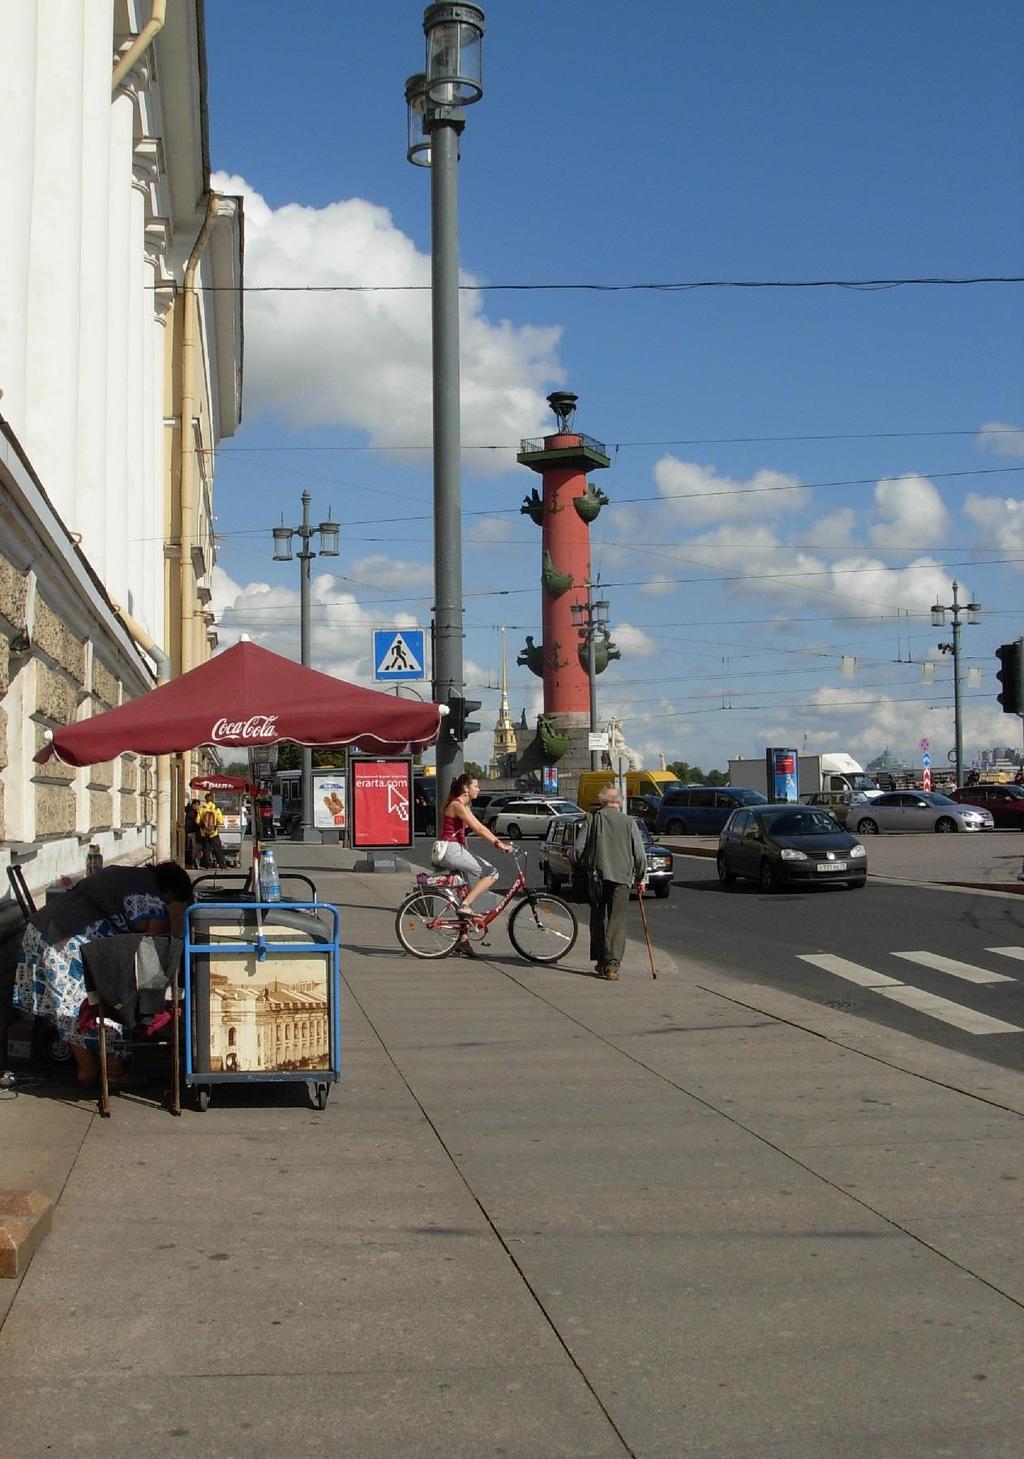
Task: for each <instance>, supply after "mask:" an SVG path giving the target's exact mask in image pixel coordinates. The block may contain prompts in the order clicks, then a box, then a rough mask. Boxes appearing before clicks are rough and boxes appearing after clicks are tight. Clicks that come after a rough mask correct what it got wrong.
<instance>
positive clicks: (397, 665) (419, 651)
mask: <svg viewBox="0 0 1024 1459" xmlns="http://www.w3.org/2000/svg"><path fill="white" fill-rule="evenodd" d="M425 636H426V634H425V630H424V629H422V628H377V629H375V630H374V634H373V677H374V678H375V679H376V680H377V681H378V682H379V683H380V682H383V683H387V684H391V683H397V682H398V681H399V680H401V679H425V678H426V677H427V667H426V652H425V649H424V643H423V640H424V638H425Z"/></svg>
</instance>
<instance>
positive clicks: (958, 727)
mask: <svg viewBox="0 0 1024 1459" xmlns="http://www.w3.org/2000/svg"><path fill="white" fill-rule="evenodd" d="M947 613H951V614H952V615H953V642H952V643H940V644H939V648H940V650H941V651H942V652H943V653H945V654H952V655H953V724H954V729H955V735H956V749H955V751H954V756H955V760H956V783H957V785H958V786H961V785H963V783H964V731H963V721H962V708H963V683H962V680H961V677H960V614H961V613H966V614H967V621H968V623H980V622H981V604H980V603H961V602H960V584H959V583H956V582H955V583H954V584H953V601H952V603H933V604H932V627H933V628H944V627H945V626H946V614H947Z"/></svg>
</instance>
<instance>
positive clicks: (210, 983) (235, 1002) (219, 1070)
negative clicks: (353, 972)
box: [185, 901, 341, 1110]
mask: <svg viewBox="0 0 1024 1459" xmlns="http://www.w3.org/2000/svg"><path fill="white" fill-rule="evenodd" d="M340 981H341V950H340V940H339V917H338V910H337V908H336V907H334V906H332V905H330V904H329V903H327V902H318V901H312V902H284V901H282V902H254V901H240V902H232V901H224V902H215V901H202V902H197V903H194V904H193V905H192V906H191V907H190V908H189V909H188V912H187V914H186V917H185V1084H186V1086H187V1087H189V1088H191V1089H192V1091H193V1095H194V1099H195V1104H196V1107H197V1108H198V1109H200V1110H205V1109H207V1108H208V1106H209V1103H210V1098H211V1094H212V1091H213V1089H214V1087H215V1086H216V1085H219V1084H251V1083H256V1082H268V1081H269V1082H271V1083H276V1084H287V1083H292V1084H295V1083H304V1084H305V1085H306V1086H307V1089H308V1093H309V1099H310V1103H311V1104H312V1105H313V1107H314V1108H315V1109H323V1108H324V1107H325V1106H326V1104H327V1096H328V1094H329V1092H330V1086H331V1085H332V1084H335V1083H337V1081H338V1080H339V1079H340V1078H341V1012H340Z"/></svg>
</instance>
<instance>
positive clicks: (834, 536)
mask: <svg viewBox="0 0 1024 1459" xmlns="http://www.w3.org/2000/svg"><path fill="white" fill-rule="evenodd" d="M856 522H857V514H856V512H855V511H854V510H853V508H852V507H839V508H838V509H837V510H836V511H834V512H829V513H827V514H826V515H825V516H824V517H819V518H818V520H817V521H816V522H812V523H811V525H810V526H809V527H808V528H807V531H806V532H805V533H804V534H803V535H804V536H805V537H807V538H808V539H809V540H810V541H811V542H812V543H813V544H814V546H815V548H817V549H818V550H821V549H827V550H829V551H833V552H834V551H837V550H838V549H840V548H843V547H848V546H849V545H850V540H851V538H852V537H853V531H854V527H855V526H856Z"/></svg>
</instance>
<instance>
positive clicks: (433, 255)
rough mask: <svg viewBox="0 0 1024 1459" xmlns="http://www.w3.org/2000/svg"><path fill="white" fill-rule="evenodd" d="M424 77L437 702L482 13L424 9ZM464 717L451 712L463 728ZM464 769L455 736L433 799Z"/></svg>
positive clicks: (447, 651) (457, 533) (455, 483)
mask: <svg viewBox="0 0 1024 1459" xmlns="http://www.w3.org/2000/svg"><path fill="white" fill-rule="evenodd" d="M423 31H424V34H425V35H426V38H427V55H426V71H425V72H422V73H420V74H419V75H416V76H410V77H409V79H408V81H407V82H406V83H405V100H406V106H407V108H408V113H409V146H408V151H407V152H406V156H407V157H408V159H409V161H410V162H412V163H414V164H415V165H416V166H417V167H429V168H430V219H431V225H430V245H431V246H430V300H431V326H432V340H433V355H432V360H433V398H434V443H433V454H434V635H433V638H434V641H433V696H434V699H435V701H436V702H438V703H446V704H449V705H450V704H451V702H452V700H453V699H460V698H464V697H465V696H464V693H463V690H464V687H465V686H464V681H463V655H462V639H463V626H462V611H463V609H462V482H461V476H460V465H461V462H460V455H461V449H462V444H461V439H460V433H461V420H460V411H459V393H460V371H459V204H458V171H457V169H458V160H459V137H460V135H461V133H462V130H463V128H464V127H465V125H466V117H465V113H464V111H463V110H462V108H463V107H466V106H470V105H472V103H473V102H474V101H479V100H480V98H481V96H483V85H482V82H481V52H482V41H483V34H484V13H483V11H482V10H481V9H480V7H479V6H478V5H447V4H441V5H428V6H427V8H426V10H425V11H424V12H423ZM461 718H462V717H460V716H457V715H456V716H452V717H451V718H450V719H449V721H448V723H449V724H451V723H452V720H453V719H454V720H455V722H456V723H461ZM461 770H462V744H461V742H460V741H459V740H458V739H456V738H455V737H454V735H453V734H452V732H451V730H448V731H447V732H445V731H442V738H441V739H439V740H438V744H437V781H438V785H437V795H438V803H439V804H443V803H444V800H445V799H446V798H447V795H448V787H449V786H450V784H451V782H452V780H453V779H454V777H455V776H456V775H458V774H459V773H460V772H461Z"/></svg>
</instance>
